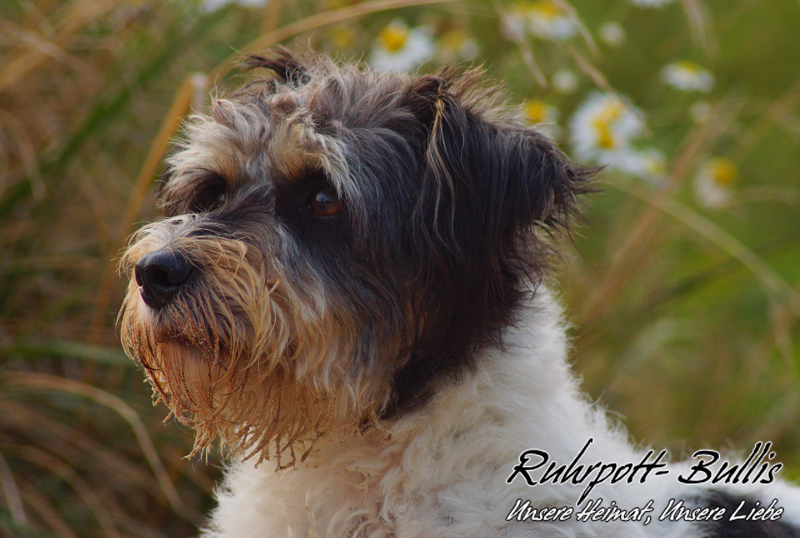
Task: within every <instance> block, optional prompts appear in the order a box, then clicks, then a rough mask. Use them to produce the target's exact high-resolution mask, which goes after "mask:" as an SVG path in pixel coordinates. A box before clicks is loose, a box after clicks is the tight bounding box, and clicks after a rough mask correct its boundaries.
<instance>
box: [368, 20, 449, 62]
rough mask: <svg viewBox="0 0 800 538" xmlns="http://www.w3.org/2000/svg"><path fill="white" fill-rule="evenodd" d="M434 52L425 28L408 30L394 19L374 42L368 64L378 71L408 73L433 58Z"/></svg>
mask: <svg viewBox="0 0 800 538" xmlns="http://www.w3.org/2000/svg"><path fill="white" fill-rule="evenodd" d="M435 52H436V49H435V47H434V44H433V40H432V39H431V36H430V35H429V33H428V29H427V28H423V27H419V28H409V27H408V26H407V25H406V23H404V22H403V21H402V20H400V19H395V20H393V21H392V22H391V23H389V25H388V26H387V27H386V28H384V29H383V30H382V31H381V33H380V35H378V38H377V39H376V40H375V44H374V45H373V48H372V53H371V54H370V57H369V64H370V65H371V66H372V67H374V68H375V69H377V70H378V71H397V72H403V71H410V70H412V69H414V68H416V67H419V66H420V65H421V64H423V63H425V62H426V61H427V60H430V59H431V58H433V55H434V53H435Z"/></svg>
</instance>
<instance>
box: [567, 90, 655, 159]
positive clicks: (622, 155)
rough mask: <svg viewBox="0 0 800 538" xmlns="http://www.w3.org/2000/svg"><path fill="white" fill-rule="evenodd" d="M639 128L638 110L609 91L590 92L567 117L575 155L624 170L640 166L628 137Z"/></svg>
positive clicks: (633, 137) (633, 136)
mask: <svg viewBox="0 0 800 538" xmlns="http://www.w3.org/2000/svg"><path fill="white" fill-rule="evenodd" d="M643 131H644V121H643V120H642V113H641V112H640V111H638V110H637V109H636V108H634V107H633V106H631V105H630V104H628V103H627V102H626V101H624V100H623V99H621V98H620V97H619V96H617V95H614V94H610V93H601V92H594V93H592V94H591V95H590V96H589V97H588V98H587V99H586V101H584V103H583V104H581V105H580V106H579V107H578V109H577V110H576V111H575V114H574V115H573V117H572V120H571V121H570V137H571V142H572V146H573V148H574V150H575V155H576V156H577V157H578V158H579V159H583V160H588V161H595V162H598V163H600V164H603V165H606V166H610V167H612V168H617V169H620V170H625V171H631V170H633V169H638V168H640V167H641V166H640V164H638V163H639V159H638V158H636V154H635V152H634V150H633V148H632V146H631V141H632V140H633V139H635V138H636V137H638V136H640V135H641V134H642V132H643ZM633 163H636V164H633Z"/></svg>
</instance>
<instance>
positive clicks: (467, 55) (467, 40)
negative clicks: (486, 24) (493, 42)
mask: <svg viewBox="0 0 800 538" xmlns="http://www.w3.org/2000/svg"><path fill="white" fill-rule="evenodd" d="M438 43H439V52H438V54H437V59H438V61H439V62H440V63H442V64H450V63H454V62H458V61H461V60H474V59H475V58H476V57H477V56H478V52H479V49H478V43H476V42H475V40H474V39H472V38H471V37H470V36H469V34H468V33H467V32H465V31H464V30H462V29H461V28H453V29H452V30H448V31H447V32H445V33H444V34H442V35H441V36H440V37H439V39H438Z"/></svg>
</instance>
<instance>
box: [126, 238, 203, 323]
mask: <svg viewBox="0 0 800 538" xmlns="http://www.w3.org/2000/svg"><path fill="white" fill-rule="evenodd" d="M194 274H195V268H194V266H192V264H191V263H189V260H187V259H186V258H185V257H184V256H182V255H181V254H179V253H177V252H175V251H173V250H169V249H161V250H157V251H155V252H150V253H148V254H145V255H144V256H142V257H141V258H140V259H139V261H137V262H136V265H135V267H134V276H135V278H136V283H137V284H138V285H139V286H140V289H141V294H142V299H143V300H144V302H145V304H147V306H149V307H150V308H154V309H156V310H159V309H161V308H163V307H165V306H167V305H168V304H169V302H170V301H171V300H172V298H173V297H175V295H177V293H178V292H179V291H180V290H182V289H183V288H185V287H186V286H187V285H188V284H189V282H191V280H192V276H193V275H194Z"/></svg>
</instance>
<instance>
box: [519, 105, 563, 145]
mask: <svg viewBox="0 0 800 538" xmlns="http://www.w3.org/2000/svg"><path fill="white" fill-rule="evenodd" d="M522 114H523V116H524V118H525V121H527V122H528V123H529V124H530V125H533V126H535V127H536V130H537V131H539V132H540V133H542V134H543V135H545V136H546V137H548V138H550V139H556V138H558V137H559V136H560V135H561V129H560V128H559V127H558V119H559V117H560V115H561V114H560V113H559V111H558V109H557V108H556V107H554V106H550V105H548V104H547V103H545V102H544V101H541V100H539V99H533V100H530V101H525V102H524V103H522Z"/></svg>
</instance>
